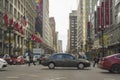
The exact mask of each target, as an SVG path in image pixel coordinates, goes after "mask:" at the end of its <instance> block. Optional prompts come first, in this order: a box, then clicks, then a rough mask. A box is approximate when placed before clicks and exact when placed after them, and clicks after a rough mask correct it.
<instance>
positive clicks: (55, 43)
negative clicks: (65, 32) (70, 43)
mask: <svg viewBox="0 0 120 80" xmlns="http://www.w3.org/2000/svg"><path fill="white" fill-rule="evenodd" d="M55 25H56V23H55V19H54V17H50V27H51V29H52V37H53V40H52V46H53V48H54V51H56V46H57V41H56V37H55V35H56V27H55Z"/></svg>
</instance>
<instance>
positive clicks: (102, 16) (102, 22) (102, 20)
mask: <svg viewBox="0 0 120 80" xmlns="http://www.w3.org/2000/svg"><path fill="white" fill-rule="evenodd" d="M104 18H105V17H104V2H102V3H101V28H104Z"/></svg>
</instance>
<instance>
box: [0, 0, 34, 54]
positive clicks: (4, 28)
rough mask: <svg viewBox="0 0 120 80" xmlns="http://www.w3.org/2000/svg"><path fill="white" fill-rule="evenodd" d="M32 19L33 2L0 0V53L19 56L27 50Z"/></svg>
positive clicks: (31, 29)
mask: <svg viewBox="0 0 120 80" xmlns="http://www.w3.org/2000/svg"><path fill="white" fill-rule="evenodd" d="M34 17H35V9H34V0H31V1H28V0H0V30H1V31H0V35H1V38H0V52H2V53H8V54H10V55H11V54H14V53H15V54H16V55H20V54H23V53H24V52H25V51H26V50H27V48H28V43H27V42H28V37H30V35H31V34H33V33H34V32H35V29H34V24H35V19H34ZM29 47H30V48H31V46H29Z"/></svg>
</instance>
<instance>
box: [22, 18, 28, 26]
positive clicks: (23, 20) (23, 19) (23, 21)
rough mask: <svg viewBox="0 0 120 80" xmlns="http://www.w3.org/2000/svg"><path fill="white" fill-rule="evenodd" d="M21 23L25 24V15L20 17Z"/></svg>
mask: <svg viewBox="0 0 120 80" xmlns="http://www.w3.org/2000/svg"><path fill="white" fill-rule="evenodd" d="M21 24H23V26H26V24H27V22H26V18H25V16H22V17H21Z"/></svg>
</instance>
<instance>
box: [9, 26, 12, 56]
mask: <svg viewBox="0 0 120 80" xmlns="http://www.w3.org/2000/svg"><path fill="white" fill-rule="evenodd" d="M11 33H12V26H9V27H8V34H9V36H8V37H9V42H8V44H9V55H11V48H12V44H11Z"/></svg>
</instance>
